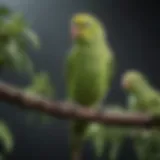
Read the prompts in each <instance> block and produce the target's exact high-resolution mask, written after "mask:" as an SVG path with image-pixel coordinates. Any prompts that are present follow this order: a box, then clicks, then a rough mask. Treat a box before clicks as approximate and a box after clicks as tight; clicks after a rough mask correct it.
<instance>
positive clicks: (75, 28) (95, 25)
mask: <svg viewBox="0 0 160 160" xmlns="http://www.w3.org/2000/svg"><path fill="white" fill-rule="evenodd" d="M71 36H72V39H73V40H80V41H86V42H89V41H93V40H100V39H102V38H103V39H104V38H105V32H104V28H103V25H102V24H101V22H100V21H99V20H98V19H97V18H96V17H94V16H92V15H90V14H87V13H77V14H75V15H74V16H73V17H72V19H71Z"/></svg>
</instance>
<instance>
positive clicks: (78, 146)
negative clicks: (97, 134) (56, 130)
mask: <svg viewBox="0 0 160 160" xmlns="http://www.w3.org/2000/svg"><path fill="white" fill-rule="evenodd" d="M87 127H88V122H84V121H74V122H71V134H70V136H71V138H70V160H81V152H82V147H83V143H84V139H85V131H86V129H87Z"/></svg>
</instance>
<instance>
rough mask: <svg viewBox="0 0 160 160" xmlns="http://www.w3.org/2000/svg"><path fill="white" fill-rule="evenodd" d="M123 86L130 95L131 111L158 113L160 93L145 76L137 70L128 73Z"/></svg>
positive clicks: (123, 80)
mask: <svg viewBox="0 0 160 160" xmlns="http://www.w3.org/2000/svg"><path fill="white" fill-rule="evenodd" d="M122 84H123V88H124V90H125V91H127V93H128V104H127V105H128V106H129V109H131V110H135V111H142V112H149V113H156V112H158V110H159V108H160V93H159V91H158V90H156V89H155V88H153V87H152V86H151V84H150V83H149V81H148V80H147V78H145V76H144V75H143V74H142V73H140V72H138V71H135V70H130V71H128V72H126V73H125V74H124V75H123V77H122Z"/></svg>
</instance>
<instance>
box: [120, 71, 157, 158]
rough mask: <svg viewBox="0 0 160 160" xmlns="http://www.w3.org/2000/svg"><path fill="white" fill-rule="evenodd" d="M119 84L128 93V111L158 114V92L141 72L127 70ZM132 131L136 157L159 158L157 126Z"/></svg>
mask: <svg viewBox="0 0 160 160" xmlns="http://www.w3.org/2000/svg"><path fill="white" fill-rule="evenodd" d="M121 85H122V87H123V89H124V90H125V91H126V92H127V93H128V96H127V106H128V107H129V108H128V109H129V110H130V111H137V112H146V113H148V114H152V115H156V116H157V115H159V114H160V112H159V111H160V93H159V91H158V90H157V89H155V88H153V87H152V85H151V84H150V83H149V80H148V79H147V78H146V77H145V76H144V75H143V74H142V73H141V72H139V71H136V70H129V71H127V72H126V73H124V74H123V76H122V79H121ZM133 133H134V134H132V138H133V143H134V144H135V145H134V146H135V149H136V151H137V154H138V158H139V159H141V160H146V159H155V160H156V159H159V148H160V145H159V144H160V139H159V136H158V134H157V133H159V132H157V128H152V130H145V129H143V130H140V129H139V130H134V132H133ZM152 148H154V149H153V150H152Z"/></svg>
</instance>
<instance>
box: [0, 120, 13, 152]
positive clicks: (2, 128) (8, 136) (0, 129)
mask: <svg viewBox="0 0 160 160" xmlns="http://www.w3.org/2000/svg"><path fill="white" fill-rule="evenodd" d="M0 139H1V141H3V144H4V149H5V152H6V153H11V152H12V151H13V146H14V141H13V135H12V133H11V131H10V130H9V128H8V127H7V124H5V122H3V121H2V120H1V121H0Z"/></svg>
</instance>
